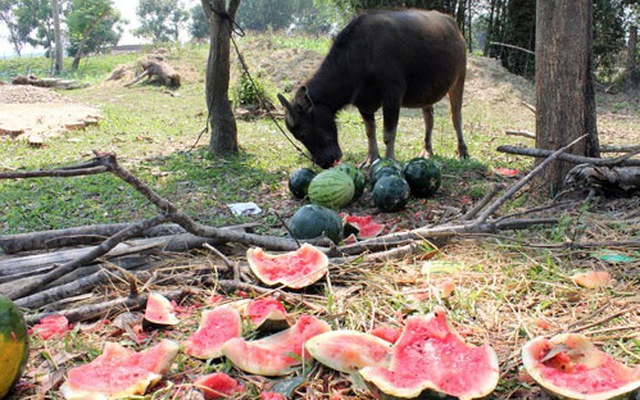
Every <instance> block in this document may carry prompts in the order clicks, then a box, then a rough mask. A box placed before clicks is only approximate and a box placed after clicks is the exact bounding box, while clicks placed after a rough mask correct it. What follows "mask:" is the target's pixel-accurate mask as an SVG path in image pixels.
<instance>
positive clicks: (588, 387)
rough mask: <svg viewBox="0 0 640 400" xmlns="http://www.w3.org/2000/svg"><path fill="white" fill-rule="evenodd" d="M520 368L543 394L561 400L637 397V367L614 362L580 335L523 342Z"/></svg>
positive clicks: (639, 379) (639, 385) (639, 381)
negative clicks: (523, 369)
mask: <svg viewBox="0 0 640 400" xmlns="http://www.w3.org/2000/svg"><path fill="white" fill-rule="evenodd" d="M522 364H523V365H524V368H525V370H526V371H527V372H528V373H529V375H530V376H531V377H532V378H533V380H535V381H536V382H537V383H538V384H539V385H540V386H541V387H542V388H543V389H544V390H545V391H547V392H548V393H551V394H552V395H554V396H557V397H561V398H565V399H580V400H606V399H614V398H616V399H618V398H620V399H622V398H628V399H635V398H637V395H638V394H639V393H640V367H635V368H632V367H628V366H626V365H624V364H622V363H620V362H618V361H616V360H614V359H613V358H612V357H611V356H610V355H608V354H607V353H605V352H603V351H600V350H598V348H596V346H594V345H593V344H592V343H591V342H590V341H589V339H588V338H587V337H585V336H583V335H580V334H575V333H573V334H567V333H565V334H561V335H557V336H554V337H552V338H551V339H546V338H544V337H537V338H535V339H533V340H531V341H529V342H527V343H526V344H525V345H524V347H523V348H522Z"/></svg>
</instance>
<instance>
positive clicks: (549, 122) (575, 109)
mask: <svg viewBox="0 0 640 400" xmlns="http://www.w3.org/2000/svg"><path fill="white" fill-rule="evenodd" d="M591 18H592V0H580V1H576V0H538V1H537V8H536V95H537V106H536V109H537V114H536V147H538V148H541V149H548V150H556V149H559V148H561V147H563V146H566V145H567V144H568V143H570V142H572V141H573V140H575V139H577V138H579V137H581V136H583V135H587V139H586V140H583V141H581V142H579V143H577V144H576V145H574V146H573V147H572V148H571V149H570V151H569V152H570V153H572V154H577V155H584V156H588V157H597V156H598V154H599V150H598V138H597V129H596V115H595V92H594V87H593V86H594V84H593V74H592V64H591V48H592V46H591V44H592V31H591V29H592V23H591V22H592V21H591ZM569 169H571V165H569V164H567V163H565V162H561V161H556V162H554V163H552V164H551V165H550V166H549V168H547V170H546V171H545V173H544V174H542V176H541V178H540V179H541V182H544V183H546V184H548V185H549V186H548V189H549V191H550V193H551V194H555V193H556V192H557V191H558V190H560V187H561V185H562V182H563V180H564V177H565V175H566V174H567V172H568V171H569Z"/></svg>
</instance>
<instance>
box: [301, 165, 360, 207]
mask: <svg viewBox="0 0 640 400" xmlns="http://www.w3.org/2000/svg"><path fill="white" fill-rule="evenodd" d="M354 194H355V186H354V184H353V180H352V179H351V177H350V176H349V175H347V174H346V173H344V172H343V171H340V170H338V169H330V170H327V171H324V172H321V173H319V174H318V175H316V177H315V178H313V180H312V181H311V183H310V184H309V191H308V192H307V196H309V199H310V200H311V202H313V203H315V204H319V205H321V206H325V207H329V208H333V209H338V208H341V207H344V206H346V205H347V204H349V202H351V200H353V196H354Z"/></svg>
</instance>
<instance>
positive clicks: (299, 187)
mask: <svg viewBox="0 0 640 400" xmlns="http://www.w3.org/2000/svg"><path fill="white" fill-rule="evenodd" d="M315 176H316V173H315V172H313V171H312V170H310V169H309V168H300V169H297V170H295V171H294V172H293V173H292V174H291V175H290V176H289V191H290V192H291V194H293V196H294V197H295V198H297V199H304V198H305V197H307V191H308V190H309V184H310V183H311V181H312V180H313V178H315Z"/></svg>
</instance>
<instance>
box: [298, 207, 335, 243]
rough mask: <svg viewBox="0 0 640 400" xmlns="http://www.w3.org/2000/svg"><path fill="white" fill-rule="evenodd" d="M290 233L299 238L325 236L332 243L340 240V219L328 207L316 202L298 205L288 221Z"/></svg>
mask: <svg viewBox="0 0 640 400" xmlns="http://www.w3.org/2000/svg"><path fill="white" fill-rule="evenodd" d="M289 231H290V232H291V235H292V236H293V237H294V238H296V239H299V240H305V239H316V238H319V237H322V236H326V237H328V238H329V239H331V241H333V242H334V243H336V244H337V243H339V242H340V241H341V240H342V234H343V226H342V219H341V218H340V216H339V215H338V213H336V212H335V211H333V210H332V209H330V208H327V207H324V206H320V205H317V204H306V205H304V206H302V207H300V208H299V209H298V210H297V211H296V212H295V214H293V217H291V220H290V221H289Z"/></svg>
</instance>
